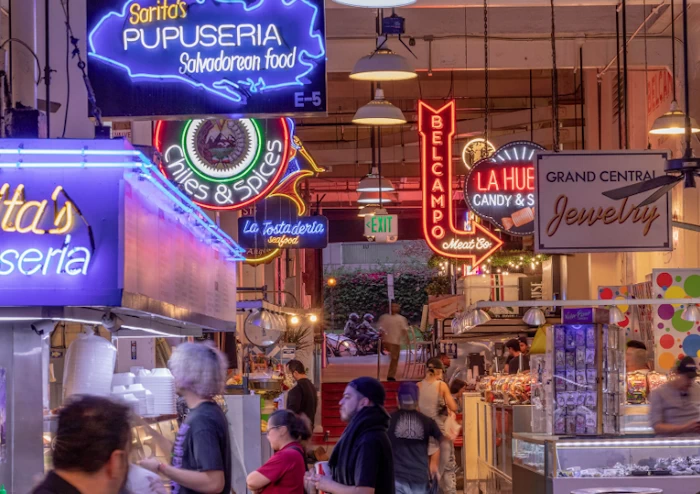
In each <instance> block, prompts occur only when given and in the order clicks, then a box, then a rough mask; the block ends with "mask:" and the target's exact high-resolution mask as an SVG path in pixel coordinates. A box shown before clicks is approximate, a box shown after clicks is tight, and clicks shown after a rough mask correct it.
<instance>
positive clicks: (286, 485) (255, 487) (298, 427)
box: [246, 410, 311, 494]
mask: <svg viewBox="0 0 700 494" xmlns="http://www.w3.org/2000/svg"><path fill="white" fill-rule="evenodd" d="M310 437H311V430H310V429H309V424H308V420H305V419H304V418H302V417H299V416H298V415H296V414H295V413H294V412H291V411H289V410H278V411H276V412H275V413H273V414H272V415H270V418H269V419H268V421H267V440H268V441H270V446H272V449H273V450H274V451H275V454H274V455H272V457H271V458H270V459H269V460H267V463H265V464H264V465H263V466H261V467H260V468H258V469H257V470H256V471H254V472H252V473H251V474H250V475H248V478H247V480H246V482H247V483H248V489H250V490H251V491H253V492H258V493H264V494H304V475H305V474H306V454H305V453H304V447H303V446H302V443H303V441H306V440H307V439H309V438H310Z"/></svg>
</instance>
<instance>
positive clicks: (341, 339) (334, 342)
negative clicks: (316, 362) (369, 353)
mask: <svg viewBox="0 0 700 494" xmlns="http://www.w3.org/2000/svg"><path fill="white" fill-rule="evenodd" d="M358 353H359V349H358V347H357V343H356V342H355V341H354V340H351V339H350V338H348V337H347V336H345V335H342V334H336V333H326V355H327V356H328V357H330V356H332V355H333V356H336V357H354V356H355V355H357V354H358Z"/></svg>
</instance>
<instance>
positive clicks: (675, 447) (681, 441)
mask: <svg viewBox="0 0 700 494" xmlns="http://www.w3.org/2000/svg"><path fill="white" fill-rule="evenodd" d="M698 486H700V438H663V437H651V436H638V437H634V436H625V437H621V438H614V439H600V438H588V437H584V438H581V437H579V438H569V437H559V436H547V435H539V434H518V433H515V434H513V493H514V494H517V493H519V492H521V493H530V492H546V493H548V494H560V493H561V494H563V493H566V494H569V493H570V492H571V491H573V490H575V489H585V488H593V487H617V488H624V487H658V488H662V489H663V492H664V494H687V493H691V492H693V493H694V492H697V491H698Z"/></svg>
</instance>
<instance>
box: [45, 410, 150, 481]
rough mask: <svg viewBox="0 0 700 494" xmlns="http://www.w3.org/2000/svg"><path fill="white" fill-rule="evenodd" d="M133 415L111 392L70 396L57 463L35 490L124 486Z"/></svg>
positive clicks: (61, 425) (60, 425)
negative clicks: (71, 397) (102, 396)
mask: <svg viewBox="0 0 700 494" xmlns="http://www.w3.org/2000/svg"><path fill="white" fill-rule="evenodd" d="M129 417H130V410H129V408H128V407H127V406H125V405H123V404H121V403H116V402H113V401H111V400H109V399H107V398H101V397H98V396H83V397H80V398H77V399H76V400H74V401H72V402H70V403H69V404H68V405H67V406H66V407H65V408H63V410H61V412H60V414H59V416H58V429H57V431H56V438H55V444H56V447H55V448H54V451H53V463H54V469H53V470H52V471H50V472H49V473H48V475H47V476H46V478H45V479H44V481H43V482H42V483H41V485H39V486H38V487H37V488H36V489H34V491H33V494H80V493H81V492H95V493H97V492H99V493H101V494H117V493H118V492H120V491H121V489H122V488H123V487H124V485H125V483H126V479H127V474H128V471H129V446H130V445H131V426H130V424H129ZM153 478H154V479H157V476H156V475H154V476H153Z"/></svg>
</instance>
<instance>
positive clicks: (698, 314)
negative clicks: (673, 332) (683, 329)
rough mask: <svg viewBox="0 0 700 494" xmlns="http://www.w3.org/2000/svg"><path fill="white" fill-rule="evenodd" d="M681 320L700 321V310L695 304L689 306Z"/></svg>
mask: <svg viewBox="0 0 700 494" xmlns="http://www.w3.org/2000/svg"><path fill="white" fill-rule="evenodd" d="M681 319H683V320H684V321H692V322H696V321H700V308H698V306H697V305H695V304H688V307H686V308H685V310H683V313H682V314H681Z"/></svg>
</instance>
